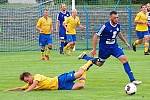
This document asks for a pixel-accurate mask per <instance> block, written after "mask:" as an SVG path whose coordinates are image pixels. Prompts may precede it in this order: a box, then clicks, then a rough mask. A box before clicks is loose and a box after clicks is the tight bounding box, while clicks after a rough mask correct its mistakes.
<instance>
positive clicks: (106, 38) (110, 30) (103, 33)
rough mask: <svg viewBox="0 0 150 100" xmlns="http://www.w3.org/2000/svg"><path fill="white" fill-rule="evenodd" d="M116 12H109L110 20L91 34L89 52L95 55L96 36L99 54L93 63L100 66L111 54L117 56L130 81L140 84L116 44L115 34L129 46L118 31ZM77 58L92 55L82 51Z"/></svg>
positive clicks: (87, 58)
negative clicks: (91, 41)
mask: <svg viewBox="0 0 150 100" xmlns="http://www.w3.org/2000/svg"><path fill="white" fill-rule="evenodd" d="M118 19H119V18H118V14H117V12H116V11H112V12H110V20H109V21H108V22H106V23H105V24H104V25H103V26H102V27H101V28H100V30H99V31H98V32H97V33H96V34H94V36H93V50H92V51H91V54H92V55H93V56H94V55H96V45H97V40H98V37H100V40H99V55H98V57H99V58H97V59H95V64H97V65H98V66H102V65H103V64H104V62H105V60H106V59H107V58H109V57H110V56H111V55H112V56H114V57H116V58H118V60H119V61H120V62H121V63H122V64H123V66H124V70H125V72H126V73H127V75H128V77H129V79H130V81H131V82H133V83H135V84H137V85H138V84H140V83H141V81H137V80H135V78H134V75H133V73H132V71H131V69H130V65H129V63H128V59H127V57H126V56H125V55H124V53H123V50H122V48H120V47H119V46H118V44H117V36H118V37H119V38H120V39H121V40H122V41H123V42H124V43H125V44H126V45H127V46H128V47H129V48H130V45H129V44H128V42H127V41H126V39H125V38H124V37H123V34H122V33H121V32H120V24H119V23H118ZM79 59H85V60H90V59H94V58H93V57H90V56H87V55H86V54H85V53H82V54H81V55H80V56H79Z"/></svg>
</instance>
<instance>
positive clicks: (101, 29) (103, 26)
mask: <svg viewBox="0 0 150 100" xmlns="http://www.w3.org/2000/svg"><path fill="white" fill-rule="evenodd" d="M105 27H106V26H105V25H102V26H101V27H100V29H99V30H98V32H97V33H96V34H97V35H98V36H100V35H101V34H102V32H103V31H104V29H105Z"/></svg>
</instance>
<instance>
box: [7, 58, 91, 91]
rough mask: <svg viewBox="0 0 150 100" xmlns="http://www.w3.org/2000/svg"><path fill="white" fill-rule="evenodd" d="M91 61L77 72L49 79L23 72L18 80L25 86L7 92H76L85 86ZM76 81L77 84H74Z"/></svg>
mask: <svg viewBox="0 0 150 100" xmlns="http://www.w3.org/2000/svg"><path fill="white" fill-rule="evenodd" d="M92 64H93V61H92V60H89V61H88V62H87V63H86V64H84V65H83V66H81V67H80V68H79V70H78V71H76V72H75V71H72V72H69V73H64V74H61V75H59V76H56V77H53V78H50V77H46V76H44V75H40V74H35V75H32V74H31V73H29V72H24V73H22V74H21V75H20V80H21V81H24V82H25V83H27V84H26V85H25V86H22V87H16V88H13V89H8V90H7V91H16V90H24V91H25V92H28V91H32V90H77V89H82V88H84V86H85V80H86V71H87V70H88V69H89V68H90V67H91V66H92ZM75 80H77V82H74V81H75Z"/></svg>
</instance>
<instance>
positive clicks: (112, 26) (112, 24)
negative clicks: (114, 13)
mask: <svg viewBox="0 0 150 100" xmlns="http://www.w3.org/2000/svg"><path fill="white" fill-rule="evenodd" d="M109 23H110V25H111V26H112V27H116V26H117V24H118V23H117V24H116V25H113V24H112V23H111V21H109Z"/></svg>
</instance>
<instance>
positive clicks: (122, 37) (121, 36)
mask: <svg viewBox="0 0 150 100" xmlns="http://www.w3.org/2000/svg"><path fill="white" fill-rule="evenodd" d="M118 37H119V38H120V39H121V41H123V42H124V43H125V44H126V45H127V46H128V48H129V49H131V46H130V44H129V43H128V41H127V40H126V39H125V37H124V36H123V34H122V33H121V32H120V33H119V34H118Z"/></svg>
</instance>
